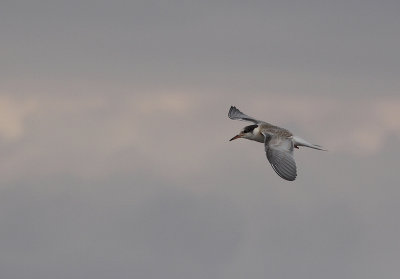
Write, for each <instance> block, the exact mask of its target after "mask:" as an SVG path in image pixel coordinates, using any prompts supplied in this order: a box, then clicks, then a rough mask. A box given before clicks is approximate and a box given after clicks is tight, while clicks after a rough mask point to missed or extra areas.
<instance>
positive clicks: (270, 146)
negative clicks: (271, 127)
mask: <svg viewBox="0 0 400 279" xmlns="http://www.w3.org/2000/svg"><path fill="white" fill-rule="evenodd" d="M263 134H264V136H265V142H264V145H265V153H266V154H267V158H268V161H269V162H270V163H271V166H272V168H273V169H274V171H275V172H276V173H277V174H278V175H279V176H280V177H282V178H283V179H286V180H289V181H293V180H295V179H296V176H297V170H296V162H295V161H294V157H293V141H292V140H291V139H288V138H284V137H279V136H276V135H271V134H268V133H263Z"/></svg>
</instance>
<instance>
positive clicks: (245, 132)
mask: <svg viewBox="0 0 400 279" xmlns="http://www.w3.org/2000/svg"><path fill="white" fill-rule="evenodd" d="M257 127H258V125H249V126H246V127H244V128H243V129H242V130H241V131H240V133H239V134H237V135H236V136H234V137H233V138H231V139H230V140H229V141H232V140H235V139H239V138H245V139H253V137H254V129H256V128H257Z"/></svg>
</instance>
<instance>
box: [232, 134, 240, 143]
mask: <svg viewBox="0 0 400 279" xmlns="http://www.w3.org/2000/svg"><path fill="white" fill-rule="evenodd" d="M241 137H242V135H240V134H239V135H236V136H234V137H233V138H231V139H230V140H229V141H233V140H235V139H238V138H241Z"/></svg>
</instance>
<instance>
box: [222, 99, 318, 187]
mask: <svg viewBox="0 0 400 279" xmlns="http://www.w3.org/2000/svg"><path fill="white" fill-rule="evenodd" d="M228 117H229V118H230V119H234V120H242V121H249V122H253V123H254V124H255V125H250V126H246V127H245V128H243V129H242V131H241V132H240V133H239V134H238V135H237V136H235V137H233V138H232V139H231V140H234V139H237V138H246V139H249V140H254V141H258V142H262V143H264V148H265V153H266V155H267V159H268V161H269V162H270V164H271V166H272V168H273V169H274V171H275V172H276V173H277V174H278V175H279V176H280V177H282V178H283V179H285V180H288V181H293V180H295V179H296V176H297V168H296V162H295V161H294V157H293V150H294V148H298V147H299V146H306V147H310V148H314V149H318V150H324V149H322V147H321V146H319V145H314V144H311V143H309V142H307V141H305V140H303V139H302V138H299V137H296V136H294V135H293V134H292V133H291V132H289V131H288V130H286V129H283V128H280V127H278V126H275V125H272V124H269V123H267V122H264V121H260V120H257V119H255V118H253V117H251V116H248V115H246V114H244V113H243V112H241V111H240V110H239V109H237V108H236V107H234V106H231V108H230V109H229V112H228Z"/></svg>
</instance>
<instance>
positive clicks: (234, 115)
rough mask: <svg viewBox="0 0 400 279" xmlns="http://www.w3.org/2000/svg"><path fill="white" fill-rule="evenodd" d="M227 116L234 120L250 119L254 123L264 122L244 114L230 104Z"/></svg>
mask: <svg viewBox="0 0 400 279" xmlns="http://www.w3.org/2000/svg"><path fill="white" fill-rule="evenodd" d="M228 117H229V118H230V119H234V120H242V121H250V122H253V123H254V124H260V123H264V122H263V121H260V120H257V119H255V118H253V117H251V116H248V115H246V114H244V113H243V112H241V111H240V110H238V109H237V108H236V107H234V106H231V108H230V109H229V112H228Z"/></svg>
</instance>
